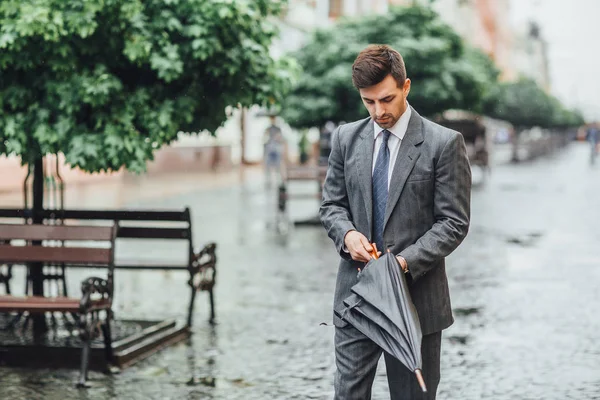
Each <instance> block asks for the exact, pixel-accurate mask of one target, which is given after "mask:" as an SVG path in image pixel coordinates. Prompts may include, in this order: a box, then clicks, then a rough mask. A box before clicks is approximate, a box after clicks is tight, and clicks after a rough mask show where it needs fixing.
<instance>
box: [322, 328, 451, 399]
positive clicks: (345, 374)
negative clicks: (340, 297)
mask: <svg viewBox="0 0 600 400" xmlns="http://www.w3.org/2000/svg"><path fill="white" fill-rule="evenodd" d="M334 341H335V361H336V367H337V368H336V373H335V383H334V385H335V397H334V399H335V400H370V399H371V388H372V386H373V380H374V379H375V372H376V369H377V363H378V362H379V359H380V357H381V353H384V357H385V365H386V371H387V379H388V385H389V389H390V399H391V400H435V396H436V392H437V387H438V384H439V382H440V352H441V342H442V332H441V331H440V332H434V333H432V334H429V335H425V336H423V341H422V343H421V355H422V358H423V370H422V372H423V378H424V380H425V384H426V385H427V393H423V392H422V391H421V388H420V386H419V384H418V382H417V378H416V376H415V374H414V372H412V371H409V370H408V368H406V367H405V366H404V364H402V363H401V362H400V361H398V360H397V359H395V358H394V357H392V356H391V355H389V354H388V353H385V352H383V350H381V348H380V347H379V346H378V345H377V344H375V343H374V342H373V341H371V339H369V338H368V337H366V336H365V335H363V334H362V333H361V332H359V331H358V330H357V329H356V328H354V327H353V326H351V325H346V326H345V327H343V328H338V327H336V328H335V338H334Z"/></svg>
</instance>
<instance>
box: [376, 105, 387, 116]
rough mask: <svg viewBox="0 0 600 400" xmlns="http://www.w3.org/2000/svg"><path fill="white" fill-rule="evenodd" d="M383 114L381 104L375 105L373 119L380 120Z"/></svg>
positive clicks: (383, 110)
mask: <svg viewBox="0 0 600 400" xmlns="http://www.w3.org/2000/svg"><path fill="white" fill-rule="evenodd" d="M384 114H385V109H384V108H383V106H382V105H381V104H377V103H375V117H376V118H381V117H383V115H384Z"/></svg>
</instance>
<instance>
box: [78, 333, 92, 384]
mask: <svg viewBox="0 0 600 400" xmlns="http://www.w3.org/2000/svg"><path fill="white" fill-rule="evenodd" d="M90 345H91V338H89V337H88V338H86V339H85V340H84V342H83V349H81V368H80V370H79V382H77V387H78V388H86V387H89V385H88V383H87V378H88V366H89V361H90Z"/></svg>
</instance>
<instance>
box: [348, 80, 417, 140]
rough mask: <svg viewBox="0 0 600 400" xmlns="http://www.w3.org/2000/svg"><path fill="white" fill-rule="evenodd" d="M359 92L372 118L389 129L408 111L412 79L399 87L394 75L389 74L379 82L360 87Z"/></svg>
mask: <svg viewBox="0 0 600 400" xmlns="http://www.w3.org/2000/svg"><path fill="white" fill-rule="evenodd" d="M358 92H359V93H360V96H361V98H362V101H363V104H364V105H365V107H367V110H369V114H370V115H371V118H372V119H373V120H374V121H375V122H377V124H378V125H379V126H380V127H382V128H383V129H389V128H391V127H392V126H394V125H396V122H398V120H399V119H400V117H401V116H402V114H404V111H406V97H407V96H408V92H410V79H408V78H407V79H406V80H405V81H404V86H403V87H398V84H397V83H396V80H395V79H394V77H393V76H392V75H388V76H386V77H385V79H384V80H382V81H381V82H379V83H378V84H376V85H373V86H369V87H367V88H364V89H359V90H358Z"/></svg>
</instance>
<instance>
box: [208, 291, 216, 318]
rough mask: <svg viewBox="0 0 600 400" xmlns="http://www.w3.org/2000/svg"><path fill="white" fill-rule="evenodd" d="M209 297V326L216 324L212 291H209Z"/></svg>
mask: <svg viewBox="0 0 600 400" xmlns="http://www.w3.org/2000/svg"><path fill="white" fill-rule="evenodd" d="M208 294H209V296H210V319H209V320H208V322H210V323H211V325H214V324H215V323H216V320H215V294H214V290H213V289H210V291H209V293H208Z"/></svg>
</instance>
